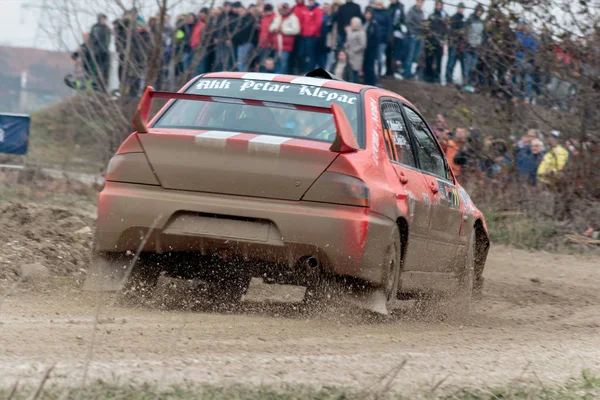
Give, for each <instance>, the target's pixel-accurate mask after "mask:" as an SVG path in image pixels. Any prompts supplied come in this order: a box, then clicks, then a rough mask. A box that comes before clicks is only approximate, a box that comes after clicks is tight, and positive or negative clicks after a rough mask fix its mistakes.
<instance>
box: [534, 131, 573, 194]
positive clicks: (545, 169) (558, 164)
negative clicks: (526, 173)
mask: <svg viewBox="0 0 600 400" xmlns="http://www.w3.org/2000/svg"><path fill="white" fill-rule="evenodd" d="M559 138H560V132H559V131H557V130H553V131H552V132H551V133H550V137H549V138H548V143H549V144H550V147H551V148H550V150H549V151H548V152H547V153H546V155H544V158H543V159H542V162H541V163H540V165H539V166H538V170H537V175H538V181H540V182H542V183H546V184H550V183H551V181H552V176H554V175H557V174H558V173H559V172H560V171H562V170H563V169H564V168H565V165H566V164H567V161H568V160H569V151H568V150H567V149H565V148H564V147H563V146H562V145H561V144H560V142H559Z"/></svg>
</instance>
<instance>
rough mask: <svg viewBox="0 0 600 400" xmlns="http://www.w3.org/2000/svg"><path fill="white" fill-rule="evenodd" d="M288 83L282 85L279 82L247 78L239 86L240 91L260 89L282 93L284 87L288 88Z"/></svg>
mask: <svg viewBox="0 0 600 400" xmlns="http://www.w3.org/2000/svg"><path fill="white" fill-rule="evenodd" d="M289 87H290V85H284V84H281V83H273V82H264V81H263V82H256V81H251V80H248V79H245V80H244V83H242V86H241V87H240V92H243V91H245V90H261V91H263V92H278V93H283V92H284V91H285V90H286V89H288V88H289Z"/></svg>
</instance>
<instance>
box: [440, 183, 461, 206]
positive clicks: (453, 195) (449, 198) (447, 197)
mask: <svg viewBox="0 0 600 400" xmlns="http://www.w3.org/2000/svg"><path fill="white" fill-rule="evenodd" d="M437 182H438V188H439V192H440V204H442V205H444V206H446V207H450V208H455V209H460V199H459V197H458V191H457V190H456V187H455V186H454V185H453V184H451V183H448V182H446V181H442V180H440V179H438V180H437Z"/></svg>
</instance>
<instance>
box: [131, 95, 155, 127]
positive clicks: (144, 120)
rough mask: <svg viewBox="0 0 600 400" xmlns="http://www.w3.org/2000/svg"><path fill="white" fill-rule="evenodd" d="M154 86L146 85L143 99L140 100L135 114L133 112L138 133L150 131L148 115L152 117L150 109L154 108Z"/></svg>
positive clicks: (133, 121)
mask: <svg viewBox="0 0 600 400" xmlns="http://www.w3.org/2000/svg"><path fill="white" fill-rule="evenodd" d="M152 92H154V88H153V87H152V86H148V87H146V90H144V94H143V95H142V99H141V100H140V102H139V104H138V106H137V109H136V110H135V114H133V120H132V123H133V129H135V131H136V132H138V133H148V117H150V109H151V108H152Z"/></svg>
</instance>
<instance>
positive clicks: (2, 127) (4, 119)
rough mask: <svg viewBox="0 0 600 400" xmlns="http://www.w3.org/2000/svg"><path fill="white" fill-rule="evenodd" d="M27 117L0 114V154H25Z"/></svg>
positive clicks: (27, 129) (27, 135) (27, 134)
mask: <svg viewBox="0 0 600 400" xmlns="http://www.w3.org/2000/svg"><path fill="white" fill-rule="evenodd" d="M28 144H29V116H28V115H16V114H0V153H7V154H27V145H28Z"/></svg>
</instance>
